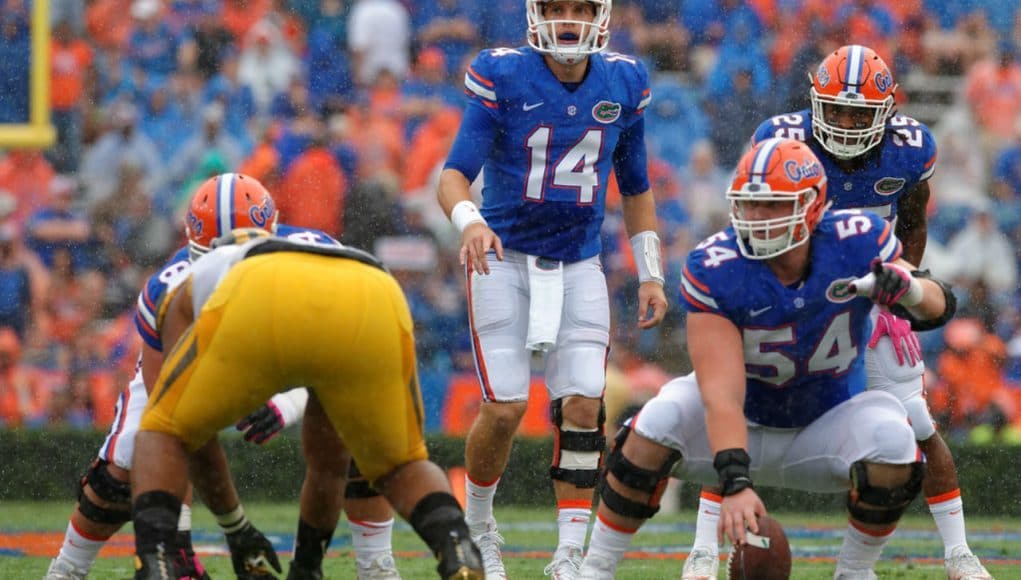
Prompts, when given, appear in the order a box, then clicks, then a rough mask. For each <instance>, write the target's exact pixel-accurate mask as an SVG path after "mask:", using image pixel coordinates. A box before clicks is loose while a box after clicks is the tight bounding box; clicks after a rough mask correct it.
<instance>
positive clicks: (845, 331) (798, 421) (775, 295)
mask: <svg viewBox="0 0 1021 580" xmlns="http://www.w3.org/2000/svg"><path fill="white" fill-rule="evenodd" d="M810 243H811V254H810V255H811V258H810V260H811V262H810V265H809V267H808V273H807V277H806V278H805V279H803V280H802V281H800V282H798V283H797V284H794V285H792V286H785V285H783V284H781V283H780V281H779V280H778V279H777V277H776V275H775V274H773V272H772V270H770V269H769V266H768V265H767V264H766V262H765V261H760V260H749V259H747V258H745V257H744V256H742V255H741V254H740V252H739V250H738V247H737V242H736V241H735V233H734V230H733V228H727V229H726V230H723V231H722V232H719V233H717V234H715V235H713V236H711V237H709V238H708V239H706V240H705V241H703V242H702V243H700V244H699V245H698V246H697V247H696V248H695V250H693V251H692V252H691V253H690V254H688V258H687V261H686V264H685V267H684V272H683V273H682V278H681V302H682V303H683V304H684V305H685V308H686V309H687V310H688V311H689V312H708V313H712V314H717V315H719V316H723V317H724V318H726V319H728V320H730V321H731V322H732V323H733V324H734V325H735V326H736V327H737V328H738V330H739V331H740V332H741V337H742V340H743V343H744V361H745V374H746V377H747V382H746V395H745V416H746V417H747V418H748V419H750V420H752V421H754V422H756V423H758V424H760V425H766V426H769V427H785V428H786V427H803V426H805V425H808V424H809V423H811V422H812V421H814V420H815V419H816V418H818V417H819V416H820V415H822V414H823V413H825V412H826V411H827V410H829V409H831V408H833V407H834V406H836V405H837V404H839V403H841V402H843V401H846V400H847V399H849V398H851V397H852V396H854V395H855V394H857V393H860V392H862V391H863V390H864V389H865V370H864V360H865V358H864V357H865V348H866V344H867V342H868V339H869V336H870V335H871V333H872V324H871V321H870V318H869V312H870V311H871V310H872V302H871V301H870V300H867V299H865V298H860V297H856V296H855V295H853V294H851V293H850V292H848V289H847V285H848V283H849V282H850V281H851V280H854V279H855V278H859V277H861V276H864V275H865V274H867V273H868V272H869V267H870V264H871V262H872V260H873V258H876V257H879V258H881V259H882V260H883V261H884V262H892V261H894V260H896V259H897V258H899V257H900V254H901V244H900V241H899V240H898V239H897V236H895V235H893V227H892V225H891V224H889V223H888V222H886V221H884V220H883V219H882V218H880V217H879V216H877V215H875V214H874V213H871V212H861V211H858V210H840V211H835V212H827V213H826V214H825V215H824V216H823V218H822V220H820V222H819V224H818V226H816V229H815V232H814V233H813V234H812V238H811V242H810Z"/></svg>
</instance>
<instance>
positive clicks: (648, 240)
mask: <svg viewBox="0 0 1021 580" xmlns="http://www.w3.org/2000/svg"><path fill="white" fill-rule="evenodd" d="M631 251H632V252H633V253H634V256H635V265H636V266H638V281H639V282H641V283H643V284H644V283H645V282H658V283H659V284H665V283H666V280H665V278H664V277H663V261H662V259H661V258H660V252H659V236H657V235H656V232H654V231H651V230H647V231H644V232H638V233H637V234H635V235H633V236H631Z"/></svg>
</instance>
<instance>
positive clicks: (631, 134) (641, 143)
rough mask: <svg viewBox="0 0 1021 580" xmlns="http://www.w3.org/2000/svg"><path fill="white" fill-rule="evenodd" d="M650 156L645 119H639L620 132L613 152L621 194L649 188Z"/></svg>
mask: <svg viewBox="0 0 1021 580" xmlns="http://www.w3.org/2000/svg"><path fill="white" fill-rule="evenodd" d="M648 166H649V163H648V157H647V155H646V151H645V119H644V118H641V117H639V118H638V120H637V121H636V122H635V123H634V124H632V125H631V126H630V127H628V128H627V129H625V130H624V131H622V132H621V134H620V141H618V142H617V149H615V150H614V152H613V168H614V171H615V172H616V174H617V185H618V186H619V187H620V194H621V195H625V196H627V195H638V194H640V193H645V192H646V191H648V190H649V187H651V186H650V185H649V170H648Z"/></svg>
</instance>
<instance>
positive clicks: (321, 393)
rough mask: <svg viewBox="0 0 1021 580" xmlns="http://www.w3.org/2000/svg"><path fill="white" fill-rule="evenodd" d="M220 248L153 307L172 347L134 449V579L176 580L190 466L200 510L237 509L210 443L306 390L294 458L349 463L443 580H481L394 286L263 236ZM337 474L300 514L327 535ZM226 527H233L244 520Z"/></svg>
mask: <svg viewBox="0 0 1021 580" xmlns="http://www.w3.org/2000/svg"><path fill="white" fill-rule="evenodd" d="M216 245H217V246H218V247H217V248H216V249H214V250H213V251H211V252H210V253H209V254H207V255H206V256H203V257H202V258H200V259H199V260H197V261H196V262H195V263H194V264H193V266H192V270H191V272H190V273H189V275H188V276H187V277H186V278H183V279H182V280H181V281H180V283H179V284H178V285H177V286H176V287H175V288H173V289H171V290H170V291H169V292H167V294H166V296H165V298H164V301H163V302H162V303H161V304H160V305H159V308H158V316H159V317H160V320H161V321H162V324H161V325H160V327H161V328H162V332H163V336H162V338H163V340H164V342H166V343H167V344H174V345H175V346H174V348H173V350H172V351H171V352H170V354H169V355H168V357H167V359H166V361H165V364H164V365H163V367H162V369H161V370H160V374H159V377H158V379H157V380H156V383H155V385H154V388H153V391H152V394H151V396H150V399H149V403H148V406H147V408H146V410H145V413H144V415H143V417H142V422H141V426H140V430H139V433H138V436H137V440H136V447H135V455H134V470H133V471H132V481H131V485H132V499H133V504H132V513H133V516H134V518H133V519H134V526H135V543H136V552H137V554H138V560H137V565H138V569H137V570H136V575H135V578H136V579H144V580H153V579H159V580H177V578H178V574H177V572H178V571H177V570H176V569H175V568H174V566H175V562H174V560H173V559H172V558H171V557H170V555H171V552H172V546H173V540H174V530H175V529H176V522H177V516H178V512H179V510H180V505H181V498H182V497H183V495H184V492H185V490H186V489H187V482H188V473H189V467H190V468H191V473H192V475H193V483H194V484H195V486H196V489H198V490H199V491H200V493H201V494H202V496H203V498H204V499H206V500H207V502H208V501H209V499H210V498H211V499H212V500H213V502H215V503H220V504H223V505H238V502H237V499H236V496H237V492H236V490H235V488H234V485H233V482H232V480H231V477H230V473H229V469H228V468H227V464H226V461H225V457H224V453H223V449H222V448H221V447H220V445H219V442H218V440H217V438H216V434H217V432H218V431H219V430H220V429H222V428H224V427H227V426H230V425H233V424H234V423H236V422H237V421H238V420H239V419H241V418H242V417H245V416H247V415H248V414H249V413H251V412H252V411H254V410H255V409H257V408H258V407H259V406H261V405H262V404H263V403H264V402H265V401H266V400H267V399H268V398H269V397H270V396H272V395H274V394H275V393H278V392H280V391H283V390H286V389H288V388H289V387H290V386H293V385H304V386H305V387H306V388H308V390H309V402H308V405H307V407H306V410H305V417H304V421H303V422H302V443H303V445H302V447H303V452H304V454H305V457H306V461H310V460H317V461H320V462H322V463H328V462H329V458H338V457H340V458H345V459H346V457H348V455H350V457H353V458H354V459H355V460H357V462H358V465H359V468H360V470H361V472H362V473H363V474H364V476H365V478H366V479H367V480H368V481H369V482H371V483H372V484H373V485H374V486H375V487H376V488H378V489H380V490H381V491H382V493H383V495H384V496H386V498H387V499H388V500H389V501H390V503H391V504H392V505H393V507H394V509H395V510H396V511H397V512H398V513H399V514H400V515H401V516H402V517H403V518H404V519H406V520H407V521H408V522H409V523H410V524H411V526H412V527H413V528H414V530H415V531H416V533H418V535H419V536H420V537H421V538H422V539H423V540H424V541H425V542H426V544H428V546H429V547H430V549H431V550H432V552H433V553H434V554H435V555H436V557H437V559H438V560H439V565H438V567H437V571H438V572H439V574H440V576H441V577H443V578H457V579H476V578H478V579H481V578H482V577H483V572H482V563H481V557H480V555H479V552H478V548H477V547H476V546H475V545H474V544H473V543H472V542H471V539H470V535H469V533H468V528H467V526H466V524H465V522H464V514H463V512H462V510H461V507H460V505H459V504H458V503H457V500H456V499H454V497H453V495H452V494H451V492H450V486H449V482H448V481H447V478H446V476H445V474H444V473H443V471H442V470H441V469H440V468H439V467H438V466H436V465H435V464H433V463H432V462H430V461H429V460H428V452H427V451H426V448H425V441H424V438H423V435H422V421H423V416H422V413H423V411H422V403H421V395H420V393H419V388H418V378H417V372H416V361H415V351H414V337H413V335H412V320H411V314H410V311H409V310H408V306H407V302H406V301H405V298H404V294H403V292H402V291H401V289H400V286H399V285H398V284H397V282H396V281H395V280H394V279H393V277H391V276H390V275H389V274H388V273H387V272H386V271H385V270H384V269H383V268H382V266H381V265H380V264H379V262H378V261H376V259H375V258H373V257H372V256H371V255H369V254H366V253H364V252H360V251H358V250H354V249H349V248H334V247H321V246H308V245H300V244H295V243H292V242H288V241H287V240H284V239H281V238H275V237H271V236H269V235H268V234H267V233H266V232H265V231H262V230H236V231H235V232H233V234H232V235H231V236H227V237H226V239H225V240H221V243H219V244H216ZM324 456H325V459H324ZM340 463H341V464H342V463H346V461H342V462H340ZM343 474H344V472H343V471H339V472H338V473H333V474H330V475H327V476H323V477H321V479H322V481H309V480H306V481H305V483H304V485H303V488H302V497H301V507H300V516H301V518H302V519H303V520H304V521H306V522H308V523H309V524H311V525H312V527H314V528H315V529H316V530H318V531H319V532H320V533H321V534H322V535H323V538H324V539H326V538H328V537H329V535H330V534H332V532H333V528H334V527H335V526H336V524H337V520H338V519H339V516H340V511H341V507H342V505H341V504H342V489H343V487H342V486H343V481H344V475H343ZM196 475H199V476H198V477H196ZM309 477H310V478H316V479H319V476H318V474H317V473H315V472H313V473H310V474H309ZM324 487H328V488H330V489H331V490H332V491H333V492H334V493H332V494H329V493H326V494H324V493H322V489H323V488H324ZM311 490H318V491H317V492H316V493H311ZM306 492H309V493H306ZM312 497H315V498H318V501H311V500H310V498H312ZM324 497H331V498H334V501H323V498H324ZM327 504H328V505H327ZM236 517H237V523H236V525H239V526H242V525H245V524H246V523H247V522H246V520H245V517H244V514H242V513H239V514H236ZM301 540H302V539H299V541H301ZM304 540H305V541H316V538H311V537H306V538H304ZM249 555H251V552H249ZM275 560H276V556H275V554H273V553H272V549H269V550H266V551H264V552H263V553H261V554H258V555H257V556H256V557H249V558H248V561H245V562H240V563H235V565H236V568H235V569H238V564H240V568H241V569H243V570H250V571H251V572H252V573H253V574H262V573H266V574H268V573H269V572H268V568H269V566H270V565H272V564H274V563H275ZM295 564H296V563H292V566H291V569H290V573H289V575H288V578H289V579H292V580H299V579H305V578H322V571H321V569H320V566H317V567H315V568H313V569H310V568H307V567H304V566H297V565H295ZM320 565H321V561H320ZM274 567H276V566H274Z"/></svg>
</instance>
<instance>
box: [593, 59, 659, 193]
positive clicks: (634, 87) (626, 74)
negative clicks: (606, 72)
mask: <svg viewBox="0 0 1021 580" xmlns="http://www.w3.org/2000/svg"><path fill="white" fill-rule="evenodd" d="M604 57H605V62H606V64H607V66H609V67H612V68H613V69H614V71H615V72H614V74H615V75H620V76H621V77H622V78H623V81H624V82H625V83H627V86H628V88H629V93H630V95H631V103H632V104H631V107H632V111H633V115H632V116H631V119H632V121H631V124H630V125H628V127H627V128H626V129H624V130H623V131H621V134H620V140H619V141H618V142H617V148H616V149H614V151H613V168H614V172H615V173H616V175H617V185H618V186H619V188H620V193H621V195H625V196H630V195H638V194H641V193H645V192H646V191H648V190H649V188H650V187H651V186H650V185H649V170H648V167H649V162H648V154H647V152H646V149H645V109H646V108H647V107H648V106H649V103H651V102H652V89H651V88H650V86H649V71H648V69H646V68H645V63H643V62H642V61H641V60H639V59H637V58H635V57H633V56H629V55H625V54H620V53H615V52H611V53H607V54H605V55H604Z"/></svg>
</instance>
